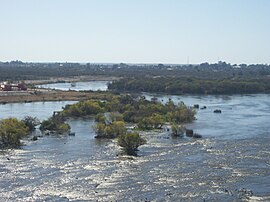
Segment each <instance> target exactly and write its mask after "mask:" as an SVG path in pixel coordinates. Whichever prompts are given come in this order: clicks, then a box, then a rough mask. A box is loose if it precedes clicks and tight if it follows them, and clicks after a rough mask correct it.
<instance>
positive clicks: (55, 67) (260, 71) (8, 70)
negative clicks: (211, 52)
mask: <svg viewBox="0 0 270 202" xmlns="http://www.w3.org/2000/svg"><path fill="white" fill-rule="evenodd" d="M85 75H91V76H95V75H101V76H115V77H134V76H135V77H141V76H145V75H148V76H149V77H155V76H168V77H193V78H204V79H224V78H226V79H232V78H235V79H237V78H244V79H251V78H267V77H268V76H269V75H270V66H269V65H265V64H251V65H246V64H239V65H237V64H229V63H226V62H218V63H215V64H208V63H202V64H198V65H166V64H146V65H139V64H138V65H136V64H124V63H120V64H92V63H86V64H79V63H23V62H21V61H11V62H0V81H5V80H27V79H47V78H49V77H73V76H85Z"/></svg>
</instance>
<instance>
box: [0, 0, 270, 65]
mask: <svg viewBox="0 0 270 202" xmlns="http://www.w3.org/2000/svg"><path fill="white" fill-rule="evenodd" d="M188 57H189V61H190V63H201V62H211V63H212V62H217V61H218V60H223V61H227V62H230V63H270V0H0V61H10V60H17V59H18V60H22V61H33V62H36V61H40V62H46V61H48V62H54V61H68V62H117V63H118V62H129V63H187V58H188Z"/></svg>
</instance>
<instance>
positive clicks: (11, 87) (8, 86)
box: [0, 82, 27, 91]
mask: <svg viewBox="0 0 270 202" xmlns="http://www.w3.org/2000/svg"><path fill="white" fill-rule="evenodd" d="M0 90H1V91H26V90H27V86H26V85H25V83H8V82H3V83H0Z"/></svg>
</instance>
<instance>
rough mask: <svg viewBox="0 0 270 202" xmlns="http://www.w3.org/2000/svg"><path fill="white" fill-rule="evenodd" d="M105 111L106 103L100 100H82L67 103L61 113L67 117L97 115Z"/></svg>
mask: <svg viewBox="0 0 270 202" xmlns="http://www.w3.org/2000/svg"><path fill="white" fill-rule="evenodd" d="M102 112H104V103H102V102H100V101H93V100H87V101H80V102H78V103H75V104H72V105H66V106H65V108H64V110H63V111H62V113H61V115H62V116H66V117H80V116H90V115H96V114H98V113H102Z"/></svg>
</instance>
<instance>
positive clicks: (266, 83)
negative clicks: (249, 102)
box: [109, 77, 270, 94]
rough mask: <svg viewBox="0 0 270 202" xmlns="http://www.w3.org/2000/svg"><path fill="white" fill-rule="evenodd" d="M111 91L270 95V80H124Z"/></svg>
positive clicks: (114, 83)
mask: <svg viewBox="0 0 270 202" xmlns="http://www.w3.org/2000/svg"><path fill="white" fill-rule="evenodd" d="M109 89H110V90H113V91H117V92H138V93H139V92H153V93H167V94H241V93H270V79H236V80H235V79H221V80H218V79H196V78H184V77H183V78H169V77H157V78H145V77H142V78H124V79H121V80H118V81H114V82H113V83H111V84H110V85H109Z"/></svg>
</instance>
